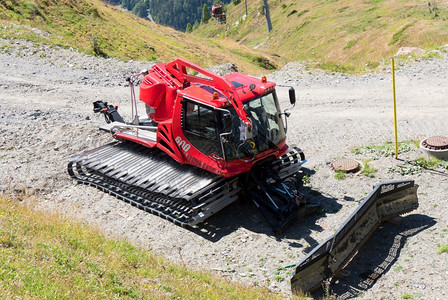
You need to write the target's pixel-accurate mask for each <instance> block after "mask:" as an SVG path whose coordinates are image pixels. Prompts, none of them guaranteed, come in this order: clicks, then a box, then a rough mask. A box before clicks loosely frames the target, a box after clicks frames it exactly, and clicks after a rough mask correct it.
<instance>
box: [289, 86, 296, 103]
mask: <svg viewBox="0 0 448 300" xmlns="http://www.w3.org/2000/svg"><path fill="white" fill-rule="evenodd" d="M289 102H291V104H292V105H295V104H296V91H295V90H294V88H293V87H290V88H289Z"/></svg>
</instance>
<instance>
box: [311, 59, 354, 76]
mask: <svg viewBox="0 0 448 300" xmlns="http://www.w3.org/2000/svg"><path fill="white" fill-rule="evenodd" d="M317 66H318V67H319V68H321V69H322V70H325V71H329V72H337V73H350V72H353V70H354V69H353V68H352V67H350V66H348V65H345V64H340V63H337V62H332V61H330V62H325V63H318V64H317Z"/></svg>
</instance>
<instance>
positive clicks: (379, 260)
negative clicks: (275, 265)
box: [313, 214, 436, 299]
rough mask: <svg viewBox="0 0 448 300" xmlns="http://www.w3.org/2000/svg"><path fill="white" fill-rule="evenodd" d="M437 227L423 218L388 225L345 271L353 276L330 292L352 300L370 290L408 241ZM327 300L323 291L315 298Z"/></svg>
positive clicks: (344, 279) (418, 216) (387, 270)
mask: <svg viewBox="0 0 448 300" xmlns="http://www.w3.org/2000/svg"><path fill="white" fill-rule="evenodd" d="M434 224H436V221H435V220H434V219H433V218H431V217H428V216H426V215H420V214H414V215H409V216H406V217H405V218H403V221H402V222H401V223H400V224H393V223H385V224H384V225H383V226H381V227H380V228H379V229H378V230H377V231H376V232H375V233H374V234H373V235H372V237H371V238H370V240H368V241H367V243H366V244H365V245H364V247H363V248H362V249H361V250H360V251H359V252H358V254H357V255H356V256H355V257H354V258H353V259H352V261H351V262H350V263H349V265H348V266H347V267H346V268H345V269H344V273H347V274H349V276H348V277H346V278H336V279H335V280H333V283H332V284H331V285H330V287H329V292H330V293H331V294H334V295H337V296H338V299H340V298H341V299H348V298H354V297H357V296H358V295H359V294H362V293H363V292H365V291H367V290H369V289H370V288H371V287H372V286H373V285H375V283H376V281H377V280H378V279H379V278H380V277H381V276H382V275H383V274H385V273H387V272H389V271H390V268H391V267H392V265H393V264H394V263H395V262H396V261H397V259H398V257H399V256H400V252H401V250H402V249H403V247H404V245H405V243H406V241H407V239H408V238H409V237H411V236H414V235H416V234H418V233H419V232H421V231H424V230H427V229H428V228H430V227H432V226H434ZM335 281H338V284H335V283H334V282H335ZM324 296H326V295H324V293H323V291H322V290H320V291H318V292H316V293H315V294H313V297H314V298H323V297H324ZM327 296H328V295H327Z"/></svg>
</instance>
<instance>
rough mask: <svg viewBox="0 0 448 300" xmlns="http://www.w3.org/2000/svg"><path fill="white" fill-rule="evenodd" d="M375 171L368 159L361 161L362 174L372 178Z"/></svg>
mask: <svg viewBox="0 0 448 300" xmlns="http://www.w3.org/2000/svg"><path fill="white" fill-rule="evenodd" d="M376 172H377V170H376V169H375V168H374V167H373V166H371V165H370V164H369V160H365V161H363V162H362V171H361V173H362V175H364V176H366V177H369V178H373V177H375V173H376Z"/></svg>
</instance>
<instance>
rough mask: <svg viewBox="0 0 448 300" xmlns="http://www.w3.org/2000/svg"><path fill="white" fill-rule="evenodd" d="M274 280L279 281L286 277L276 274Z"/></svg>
mask: <svg viewBox="0 0 448 300" xmlns="http://www.w3.org/2000/svg"><path fill="white" fill-rule="evenodd" d="M274 280H275V281H277V282H282V281H283V280H285V278H284V277H282V276H280V275H275V276H274Z"/></svg>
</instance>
